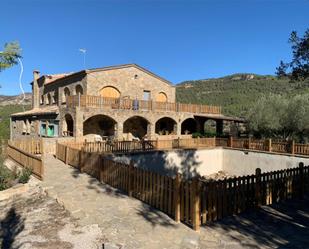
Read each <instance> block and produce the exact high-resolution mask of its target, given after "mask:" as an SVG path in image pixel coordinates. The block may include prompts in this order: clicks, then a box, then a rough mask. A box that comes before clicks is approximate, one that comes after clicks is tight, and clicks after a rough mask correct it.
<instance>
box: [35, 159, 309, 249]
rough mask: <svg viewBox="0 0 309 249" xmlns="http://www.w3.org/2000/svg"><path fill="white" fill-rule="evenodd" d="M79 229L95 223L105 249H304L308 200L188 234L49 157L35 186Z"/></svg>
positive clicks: (187, 230)
mask: <svg viewBox="0 0 309 249" xmlns="http://www.w3.org/2000/svg"><path fill="white" fill-rule="evenodd" d="M41 184H42V186H43V188H44V189H45V190H46V191H47V193H48V194H49V195H50V196H51V197H54V198H56V199H57V201H58V202H59V203H61V204H62V205H63V206H64V207H65V208H66V209H67V210H68V211H70V213H71V214H72V216H73V217H75V218H77V219H78V221H79V223H80V225H82V226H85V225H92V224H98V226H99V227H100V228H101V230H102V231H103V236H104V237H105V238H106V240H107V241H109V242H110V243H111V245H113V246H111V247H110V248H126V249H133V248H134V249H135V248H147V249H148V248H149V249H152V248H160V249H163V248H171V249H176V248H181V249H186V248H187V249H191V248H196V249H199V248H205V249H207V248H229V249H230V248H231V249H233V248H309V228H308V227H309V199H308V198H305V200H302V201H293V202H287V203H284V204H282V205H280V206H279V205H278V206H273V207H263V208H262V209H261V210H260V211H251V212H247V213H245V214H243V215H241V216H236V217H230V218H227V219H224V221H220V222H216V223H214V224H211V225H209V226H207V227H202V228H201V230H200V231H199V232H194V231H193V230H191V229H190V228H189V227H187V226H185V225H183V224H181V223H180V224H177V223H175V222H174V221H173V220H172V219H171V218H169V217H168V216H166V215H165V214H164V213H162V212H160V211H158V210H155V209H153V208H151V207H149V206H148V205H147V204H144V203H142V202H141V201H139V200H136V199H134V198H129V197H128V196H126V195H124V194H122V193H121V192H119V191H117V190H115V189H113V188H111V187H109V186H108V185H105V184H101V183H99V182H98V181H97V180H96V179H94V178H92V177H90V176H88V175H87V174H81V173H79V172H78V171H77V170H75V169H74V168H72V167H70V166H68V165H65V164H64V163H62V162H61V161H59V160H57V159H55V158H54V157H52V156H47V157H46V158H45V179H44V181H43V182H42V183H41Z"/></svg>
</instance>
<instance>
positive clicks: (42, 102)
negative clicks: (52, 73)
mask: <svg viewBox="0 0 309 249" xmlns="http://www.w3.org/2000/svg"><path fill="white" fill-rule="evenodd" d="M40 104H41V105H44V95H42V96H41V101H40Z"/></svg>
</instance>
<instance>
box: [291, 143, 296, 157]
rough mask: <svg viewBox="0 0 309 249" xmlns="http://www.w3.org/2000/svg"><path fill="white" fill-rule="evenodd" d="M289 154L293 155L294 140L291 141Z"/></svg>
mask: <svg viewBox="0 0 309 249" xmlns="http://www.w3.org/2000/svg"><path fill="white" fill-rule="evenodd" d="M291 154H292V155H294V154H295V141H294V140H292V141H291Z"/></svg>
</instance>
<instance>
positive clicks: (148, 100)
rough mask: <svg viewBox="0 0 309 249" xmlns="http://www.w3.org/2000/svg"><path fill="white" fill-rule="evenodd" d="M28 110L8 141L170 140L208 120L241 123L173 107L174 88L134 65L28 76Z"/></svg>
mask: <svg viewBox="0 0 309 249" xmlns="http://www.w3.org/2000/svg"><path fill="white" fill-rule="evenodd" d="M31 84H32V93H33V97H32V98H33V99H32V109H31V110H29V111H25V112H21V113H15V114H13V115H12V116H11V138H12V139H14V138H21V137H69V136H73V137H82V136H84V135H88V134H98V135H100V136H101V137H103V138H114V139H117V140H131V139H134V138H138V139H143V138H144V139H145V138H147V139H174V138H178V137H185V136H191V134H192V133H194V132H201V131H203V129H204V124H205V122H206V121H207V120H209V119H211V120H214V121H215V122H216V132H217V133H218V134H222V132H223V122H233V123H239V122H243V120H241V119H238V118H233V117H227V116H224V115H222V114H221V108H220V107H217V106H206V105H193V104H183V103H176V100H175V86H174V85H172V84H171V83H170V82H169V81H167V80H166V79H163V78H162V77H160V76H158V75H156V74H154V73H152V72H150V71H148V70H147V69H145V68H143V67H141V66H138V65H136V64H125V65H118V66H110V67H103V68H97V69H89V70H88V69H87V70H82V71H79V72H74V73H66V74H54V75H42V76H40V72H39V71H34V72H33V82H32V83H31Z"/></svg>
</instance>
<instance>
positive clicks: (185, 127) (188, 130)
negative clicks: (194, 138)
mask: <svg viewBox="0 0 309 249" xmlns="http://www.w3.org/2000/svg"><path fill="white" fill-rule="evenodd" d="M196 131H197V123H196V120H195V119H193V118H188V119H186V120H184V121H183V122H182V123H181V134H185V135H188V134H192V133H194V132H196Z"/></svg>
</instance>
